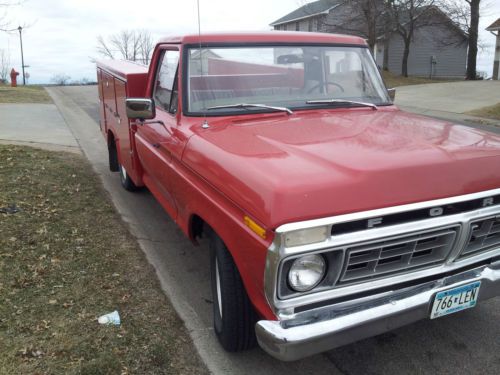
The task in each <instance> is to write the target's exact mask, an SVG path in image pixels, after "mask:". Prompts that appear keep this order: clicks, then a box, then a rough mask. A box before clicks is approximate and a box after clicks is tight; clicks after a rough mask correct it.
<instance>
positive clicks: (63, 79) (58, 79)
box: [50, 74, 71, 86]
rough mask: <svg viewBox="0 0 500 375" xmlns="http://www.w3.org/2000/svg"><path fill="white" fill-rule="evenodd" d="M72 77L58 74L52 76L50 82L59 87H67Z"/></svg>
mask: <svg viewBox="0 0 500 375" xmlns="http://www.w3.org/2000/svg"><path fill="white" fill-rule="evenodd" d="M70 80H71V77H70V76H69V75H67V74H56V75H54V76H52V78H51V79H50V82H52V83H53V84H55V85H58V86H65V85H67V84H68V83H69V81H70Z"/></svg>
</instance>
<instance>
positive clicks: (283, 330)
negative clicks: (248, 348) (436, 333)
mask: <svg viewBox="0 0 500 375" xmlns="http://www.w3.org/2000/svg"><path fill="white" fill-rule="evenodd" d="M477 280H481V289H480V290H479V296H478V301H482V300H486V299H489V298H492V297H495V296H499V295H500V261H496V262H493V263H491V264H488V265H484V266H481V267H478V268H475V269H471V270H468V271H465V272H461V273H458V274H455V275H452V276H447V277H443V278H441V279H438V280H434V281H431V282H427V283H423V284H418V285H415V286H411V287H408V288H405V289H401V290H397V291H391V292H385V293H383V294H379V295H378V296H377V295H376V296H371V297H370V298H363V299H359V300H357V301H352V303H350V304H349V305H348V306H346V305H345V304H342V307H341V308H339V307H338V306H337V305H332V306H326V307H320V308H315V309H312V310H308V311H304V312H300V313H296V314H293V315H292V316H290V317H289V318H286V319H281V320H280V321H272V320H261V321H259V322H258V323H257V324H256V334H257V339H258V342H259V345H260V346H261V347H262V348H263V349H264V350H265V351H266V352H268V353H269V354H270V355H272V356H273V357H275V358H278V359H280V360H283V361H293V360H297V359H300V358H303V357H307V356H310V355H313V354H317V353H321V352H324V351H326V350H330V349H333V348H336V347H339V346H342V345H346V344H349V343H352V342H355V341H358V340H361V339H364V338H367V337H371V336H375V335H379V334H381V333H384V332H387V331H390V330H393V329H395V328H398V327H401V326H404V325H406V324H409V323H413V322H416V321H418V320H421V319H425V318H428V317H429V316H430V309H431V305H432V302H433V298H434V296H435V294H436V293H437V292H440V291H442V290H446V289H450V288H454V287H457V286H460V285H463V284H467V283H470V282H473V281H477Z"/></svg>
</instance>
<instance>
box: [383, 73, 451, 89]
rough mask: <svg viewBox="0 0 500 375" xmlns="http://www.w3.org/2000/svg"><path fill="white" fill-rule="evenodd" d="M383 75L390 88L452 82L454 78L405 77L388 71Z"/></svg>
mask: <svg viewBox="0 0 500 375" xmlns="http://www.w3.org/2000/svg"><path fill="white" fill-rule="evenodd" d="M382 77H383V78H384V81H385V84H386V86H387V87H388V88H392V87H398V86H408V85H421V84H426V83H443V82H452V81H453V80H444V79H428V78H422V77H403V76H398V75H395V74H392V73H389V72H387V71H383V72H382Z"/></svg>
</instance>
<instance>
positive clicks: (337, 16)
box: [271, 0, 467, 78]
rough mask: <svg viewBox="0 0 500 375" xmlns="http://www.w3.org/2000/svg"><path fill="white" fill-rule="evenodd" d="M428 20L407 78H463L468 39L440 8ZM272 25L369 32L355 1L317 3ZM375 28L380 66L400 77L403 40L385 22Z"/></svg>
mask: <svg viewBox="0 0 500 375" xmlns="http://www.w3.org/2000/svg"><path fill="white" fill-rule="evenodd" d="M354 4H358V6H356V5H354ZM382 7H383V1H380V10H379V12H380V13H379V15H378V17H384V11H383V8H382ZM429 17H432V19H433V22H428V24H427V25H426V26H422V27H420V28H418V29H417V30H416V31H415V33H414V36H413V38H412V41H411V44H410V54H409V56H408V75H410V76H422V77H431V78H453V77H455V78H457V77H458V78H463V77H464V76H465V71H466V63H467V36H466V35H465V34H464V32H463V31H462V30H461V29H460V28H459V27H458V26H456V25H455V24H454V23H453V22H452V21H451V19H450V18H448V16H446V15H445V14H444V13H443V12H441V11H440V10H439V9H438V8H436V7H433V9H432V11H431V12H429ZM271 26H272V27H273V28H274V29H275V30H286V31H314V32H326V33H340V34H352V35H357V36H361V37H364V38H367V33H368V32H367V30H366V29H367V23H366V21H365V19H364V18H363V15H362V13H361V10H360V7H359V2H356V1H352V0H351V1H348V0H319V1H314V2H311V3H308V4H305V5H303V6H301V7H299V8H298V9H296V10H294V11H293V12H291V13H289V14H287V15H285V16H284V17H281V18H280V19H278V20H276V21H274V22H273V23H271ZM376 26H377V27H375V28H374V29H375V30H374V33H375V34H376V35H375V36H376V43H375V44H374V46H373V55H374V58H375V61H376V62H377V65H378V66H379V67H380V68H385V69H387V70H389V71H390V72H392V73H394V74H401V72H402V60H403V53H404V41H403V38H402V37H401V36H400V35H399V34H398V33H397V32H395V31H392V30H389V31H386V30H385V26H386V23H384V22H378V25H376ZM384 54H385V57H384Z"/></svg>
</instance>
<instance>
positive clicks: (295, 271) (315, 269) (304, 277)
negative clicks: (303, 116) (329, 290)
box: [288, 254, 326, 292]
mask: <svg viewBox="0 0 500 375" xmlns="http://www.w3.org/2000/svg"><path fill="white" fill-rule="evenodd" d="M325 270H326V263H325V259H324V258H323V257H322V256H321V255H317V254H312V255H305V256H303V257H300V258H297V259H296V260H295V261H294V262H293V264H292V267H291V268H290V271H289V272H288V283H289V284H290V287H291V288H292V289H294V290H296V291H297V292H307V291H308V290H311V289H312V288H314V287H315V286H316V285H318V283H319V282H320V281H321V279H322V278H323V275H324V274H325Z"/></svg>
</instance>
